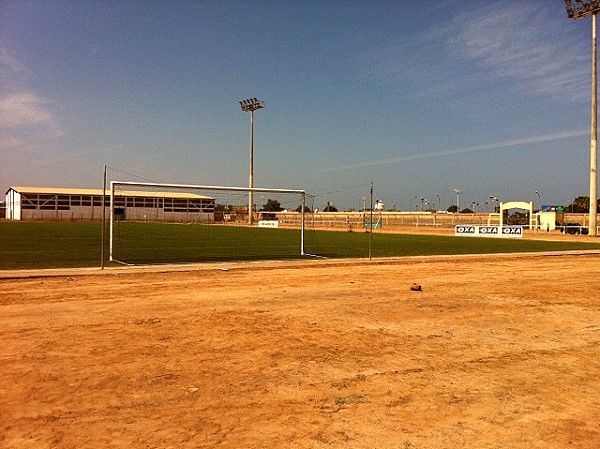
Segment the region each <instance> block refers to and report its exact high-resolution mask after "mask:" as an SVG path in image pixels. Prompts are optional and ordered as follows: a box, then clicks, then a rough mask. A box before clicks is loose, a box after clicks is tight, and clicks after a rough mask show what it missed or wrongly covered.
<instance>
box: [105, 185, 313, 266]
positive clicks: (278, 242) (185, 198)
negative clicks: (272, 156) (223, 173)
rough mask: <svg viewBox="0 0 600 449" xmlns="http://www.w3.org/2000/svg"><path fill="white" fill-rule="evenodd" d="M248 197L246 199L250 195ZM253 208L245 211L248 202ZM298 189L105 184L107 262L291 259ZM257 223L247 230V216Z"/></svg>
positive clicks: (301, 227) (300, 247)
mask: <svg viewBox="0 0 600 449" xmlns="http://www.w3.org/2000/svg"><path fill="white" fill-rule="evenodd" d="M251 194H252V195H251ZM250 196H253V197H254V200H255V201H256V203H257V204H255V205H254V207H252V210H248V209H249V204H248V201H249V198H250ZM311 201H313V202H314V198H313V197H312V196H311V195H307V194H306V191H304V190H292V189H268V188H248V187H227V186H208V185H190V184H163V183H149V182H128V181H112V182H111V184H110V213H109V217H110V218H109V260H110V261H113V262H121V263H125V264H156V263H186V262H203V261H227V260H259V259H285V258H298V257H302V256H305V255H309V254H308V253H307V251H306V240H305V234H306V225H305V223H306V219H305V217H306V212H307V211H309V210H310V211H312V207H310V206H309V205H308V204H307V203H309V202H311ZM248 214H253V217H256V218H258V219H257V220H252V221H253V222H254V223H253V224H249V223H248V222H249V220H248V218H249V215H248Z"/></svg>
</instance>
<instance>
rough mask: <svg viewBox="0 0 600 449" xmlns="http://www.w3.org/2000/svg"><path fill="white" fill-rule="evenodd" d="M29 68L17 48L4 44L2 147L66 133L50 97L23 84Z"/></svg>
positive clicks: (0, 56)
mask: <svg viewBox="0 0 600 449" xmlns="http://www.w3.org/2000/svg"><path fill="white" fill-rule="evenodd" d="M26 71H27V70H26V68H25V66H24V65H23V64H22V63H21V62H20V61H19V59H18V58H17V57H16V55H15V54H14V52H12V51H10V50H9V49H7V48H0V74H1V79H0V81H1V82H2V84H3V85H4V86H6V88H5V91H7V92H9V91H12V92H10V93H8V94H6V95H4V96H3V97H0V149H19V148H24V147H28V146H32V145H37V144H39V143H40V142H41V141H44V140H46V139H48V138H54V137H57V136H60V135H62V131H61V130H60V127H59V126H58V125H57V123H56V120H55V119H54V117H53V115H52V113H51V112H50V111H49V110H48V108H47V107H46V101H45V100H44V99H43V98H41V97H40V96H39V95H36V94H35V93H34V92H32V91H31V90H30V89H27V87H26V86H23V85H22V81H21V79H22V75H23V73H25V72H26Z"/></svg>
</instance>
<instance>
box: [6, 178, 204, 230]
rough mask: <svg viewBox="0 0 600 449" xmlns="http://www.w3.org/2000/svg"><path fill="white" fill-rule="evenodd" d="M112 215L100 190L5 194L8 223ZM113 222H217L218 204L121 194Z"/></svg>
mask: <svg viewBox="0 0 600 449" xmlns="http://www.w3.org/2000/svg"><path fill="white" fill-rule="evenodd" d="M103 204H104V208H105V210H104V213H105V216H106V217H107V218H108V217H109V215H108V214H109V213H110V195H109V194H107V195H106V196H105V197H104V199H103V191H102V190H100V189H67V188H48V187H10V188H9V189H8V191H7V192H6V219H7V220H16V221H100V220H102V217H103V210H102V209H103ZM113 211H114V218H115V219H116V220H124V221H159V222H176V223H177V222H195V223H206V222H212V221H214V217H215V200H214V198H210V197H207V196H202V195H196V194H192V193H176V192H145V191H131V192H119V193H118V194H115V197H114V208H113Z"/></svg>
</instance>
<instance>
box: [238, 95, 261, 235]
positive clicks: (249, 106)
mask: <svg viewBox="0 0 600 449" xmlns="http://www.w3.org/2000/svg"><path fill="white" fill-rule="evenodd" d="M240 106H241V108H242V111H244V112H249V113H250V164H249V165H250V166H249V171H248V188H250V189H252V188H253V187H254V111H257V110H259V109H262V108H264V107H265V103H264V102H263V101H260V100H258V99H256V98H248V99H246V100H241V101H240ZM253 211H254V194H253V192H252V191H250V194H249V195H248V223H249V224H252V223H253V221H254V213H253Z"/></svg>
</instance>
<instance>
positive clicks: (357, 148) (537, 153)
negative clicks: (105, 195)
mask: <svg viewBox="0 0 600 449" xmlns="http://www.w3.org/2000/svg"><path fill="white" fill-rule="evenodd" d="M591 26H592V24H591V19H589V18H587V19H582V20H572V19H568V18H567V16H566V12H565V8H564V2H563V1H562V0H527V1H512V0H497V1H493V0H491V1H485V2H483V1H468V2H466V1H454V0H440V1H434V2H423V1H413V0H403V1H378V0H372V1H366V0H326V1H316V0H312V1H311V0H298V1H287V0H278V1H261V0H255V1H250V0H245V1H228V0H220V1H216V0H215V1H210V0H204V1H191V0H187V1H186V0H182V1H160V0H152V1H140V0H136V1H128V0H120V1H116V0H105V1H102V0H97V1H88V0H80V1H59V0H45V1H32V0H18V1H11V0H0V190H2V192H6V190H8V188H9V187H10V186H37V187H77V188H101V187H102V183H103V167H104V166H105V165H106V166H108V167H109V168H108V177H109V180H126V181H133V180H140V181H141V180H144V181H153V182H164V183H175V184H201V185H224V186H242V187H247V186H248V165H249V142H250V114H249V113H247V112H243V111H242V110H241V108H240V105H239V103H238V102H239V100H242V99H246V98H254V97H256V98H258V99H259V100H262V101H264V103H265V108H264V109H261V110H259V111H256V112H255V114H254V119H255V123H254V185H255V187H264V188H285V189H304V190H306V191H307V192H308V193H311V194H313V195H315V198H316V207H321V208H322V207H324V205H325V204H326V203H327V202H331V203H332V204H333V205H335V206H336V207H337V208H338V209H341V210H342V209H351V208H355V209H359V208H362V197H368V196H369V190H370V186H371V183H373V190H374V197H375V198H376V199H378V200H380V201H382V202H383V203H385V205H386V208H391V207H395V208H397V209H400V210H415V209H416V208H417V207H418V208H420V207H422V205H423V204H425V202H426V203H428V204H429V206H430V207H435V208H436V209H441V210H445V209H447V208H448V207H449V206H450V205H451V204H455V203H456V193H455V192H454V189H460V190H461V191H462V194H461V196H460V205H461V208H462V207H470V206H473V208H474V209H477V210H481V211H486V210H487V209H489V208H490V207H491V204H486V203H491V201H489V198H490V197H495V198H498V199H499V200H500V201H505V202H506V201H533V202H534V204H535V205H536V206H537V205H538V204H540V203H541V204H547V205H566V204H570V203H571V202H572V201H573V199H574V198H575V197H578V196H588V195H589V170H590V131H589V130H590V95H591ZM536 192H538V193H536ZM421 199H423V200H421Z"/></svg>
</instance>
